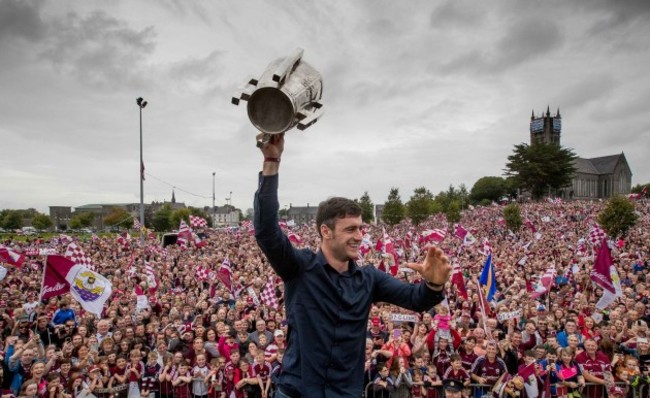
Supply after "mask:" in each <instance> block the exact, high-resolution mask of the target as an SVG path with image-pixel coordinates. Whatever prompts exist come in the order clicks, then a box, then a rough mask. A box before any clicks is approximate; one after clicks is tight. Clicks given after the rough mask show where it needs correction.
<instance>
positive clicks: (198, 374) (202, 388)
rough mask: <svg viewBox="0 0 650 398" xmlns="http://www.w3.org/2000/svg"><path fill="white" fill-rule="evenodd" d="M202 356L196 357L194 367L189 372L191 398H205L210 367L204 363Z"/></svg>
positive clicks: (203, 356)
mask: <svg viewBox="0 0 650 398" xmlns="http://www.w3.org/2000/svg"><path fill="white" fill-rule="evenodd" d="M206 362H207V361H206V358H205V355H204V354H199V355H197V356H196V365H194V367H193V368H192V370H191V372H190V373H191V375H192V397H193V398H207V396H208V383H209V382H210V366H208V364H207V363H206Z"/></svg>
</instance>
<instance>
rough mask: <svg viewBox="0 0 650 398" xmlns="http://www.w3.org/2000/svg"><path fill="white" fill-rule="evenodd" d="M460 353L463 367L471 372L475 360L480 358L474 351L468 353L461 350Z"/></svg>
mask: <svg viewBox="0 0 650 398" xmlns="http://www.w3.org/2000/svg"><path fill="white" fill-rule="evenodd" d="M458 355H459V356H460V359H461V360H462V361H463V369H465V370H466V371H468V372H469V371H470V370H471V369H472V365H474V362H475V361H476V359H477V358H478V355H476V354H475V353H474V351H472V352H470V353H469V354H468V353H467V352H465V350H461V351H460V352H459V353H458Z"/></svg>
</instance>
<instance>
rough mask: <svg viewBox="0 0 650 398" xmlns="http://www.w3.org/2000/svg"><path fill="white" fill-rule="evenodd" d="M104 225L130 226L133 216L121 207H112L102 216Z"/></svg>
mask: <svg viewBox="0 0 650 398" xmlns="http://www.w3.org/2000/svg"><path fill="white" fill-rule="evenodd" d="M104 225H107V226H109V227H117V228H131V227H132V226H133V216H132V215H131V214H130V213H129V212H128V211H126V210H124V209H123V208H121V207H113V208H112V209H111V211H110V212H108V214H107V215H106V217H104Z"/></svg>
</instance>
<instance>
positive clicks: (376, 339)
mask: <svg viewBox="0 0 650 398" xmlns="http://www.w3.org/2000/svg"><path fill="white" fill-rule="evenodd" d="M604 205H605V202H602V201H594V202H587V201H575V202H565V203H557V202H556V203H549V202H543V203H526V204H522V205H521V209H522V213H523V214H524V215H525V218H526V219H527V220H528V221H527V225H524V226H522V228H521V229H520V230H518V231H510V230H508V228H507V226H506V224H505V223H504V221H503V208H502V207H500V206H496V205H493V206H487V207H476V208H471V209H468V210H465V211H464V212H463V216H462V219H461V221H460V222H459V224H461V225H463V226H464V227H465V228H467V230H469V231H470V233H471V234H473V235H474V236H475V237H476V242H474V243H471V242H470V243H468V242H467V240H463V239H459V238H458V237H455V236H454V234H453V229H454V228H453V226H451V225H448V223H447V221H446V219H445V217H444V216H443V215H436V216H432V217H430V218H429V219H427V220H426V221H425V222H423V223H422V224H420V225H417V226H415V225H412V224H410V223H409V222H408V221H404V222H402V223H400V224H398V225H396V226H394V227H389V226H386V225H383V226H382V225H367V226H366V228H365V233H366V234H367V237H366V238H365V239H366V240H367V241H369V242H371V244H372V246H373V247H374V246H375V243H376V242H377V240H379V239H382V238H383V237H384V231H385V233H386V235H387V236H389V237H390V238H391V240H392V241H393V244H394V245H395V248H396V251H397V252H398V253H399V260H398V261H400V262H401V261H419V260H422V257H423V255H424V251H423V250H422V249H423V246H424V244H418V239H417V237H418V235H419V234H420V233H421V232H422V231H424V230H430V229H443V230H445V229H446V230H447V235H446V236H445V237H444V239H443V240H442V241H440V242H438V243H436V244H437V245H438V246H439V247H440V248H442V249H443V250H444V251H445V252H446V253H447V254H448V256H449V257H450V259H451V262H452V263H453V264H454V265H455V266H457V269H459V270H460V272H461V273H462V275H463V280H464V284H465V289H466V292H467V298H465V297H463V295H462V294H461V293H460V291H459V286H458V285H457V284H455V283H451V282H450V283H448V285H447V288H446V292H447V297H448V300H447V301H446V302H445V303H443V304H440V305H438V306H436V307H435V308H433V309H431V311H429V312H424V313H412V312H409V311H405V310H403V309H400V308H396V307H394V306H391V305H387V304H384V303H376V304H375V305H374V306H373V307H372V309H371V311H370V313H369V315H368V332H367V340H366V364H365V373H364V374H365V378H366V380H365V383H366V385H367V386H368V387H367V388H366V391H365V393H366V394H367V395H368V396H390V397H393V398H400V397H425V396H426V397H439V396H440V397H442V390H441V389H440V386H441V385H442V383H443V381H445V380H451V379H453V380H455V381H457V382H459V383H460V384H461V385H462V386H464V387H465V391H464V392H463V394H464V395H465V396H471V395H472V394H487V392H488V391H493V390H494V391H495V392H494V393H495V394H496V395H497V396H528V397H537V396H541V394H542V392H543V391H544V390H545V389H547V388H550V390H551V393H552V394H553V396H558V397H564V396H573V397H576V396H586V397H590V398H596V397H601V396H607V394H610V396H612V397H615V396H619V395H617V394H620V393H621V392H620V390H621V387H623V390H626V391H632V390H633V389H634V388H636V387H637V386H639V385H643V384H644V383H645V384H647V382H648V381H647V380H648V372H649V370H650V342H649V339H650V330H649V329H648V325H649V322H650V286H648V281H647V280H646V279H647V276H646V275H647V270H648V258H649V256H650V202H648V201H647V200H639V201H636V202H635V206H636V212H637V214H638V216H639V218H638V221H637V223H636V225H635V226H633V227H632V228H631V229H630V230H629V231H628V233H627V235H626V236H622V237H610V240H611V242H612V244H611V246H612V256H613V258H614V260H615V265H616V268H617V270H618V274H619V276H620V283H621V286H622V293H623V295H622V297H619V298H618V299H616V301H615V302H614V303H613V304H611V305H610V306H608V307H607V308H605V309H604V310H602V311H601V310H599V309H597V308H596V303H597V302H598V300H599V298H600V297H601V296H602V294H603V291H602V289H601V288H599V287H594V285H593V284H592V282H591V280H590V272H591V268H592V266H593V264H594V259H595V254H596V249H595V248H593V247H591V245H590V243H589V241H588V235H589V231H590V229H591V228H592V226H593V224H594V223H596V222H597V221H596V219H597V215H598V213H599V212H600V211H601V210H602V209H603V207H604ZM290 225H291V223H290ZM284 228H285V229H286V232H287V233H288V234H289V233H291V234H292V235H293V236H294V239H292V241H294V244H295V245H296V246H299V247H308V248H312V249H313V250H317V248H318V246H319V238H318V234H317V231H316V229H315V227H314V225H313V224H312V225H291V226H288V227H287V226H284ZM202 232H204V233H205V235H206V239H205V240H204V242H203V243H204V245H203V244H202V245H201V247H197V246H196V245H195V244H194V242H189V245H188V246H187V247H184V248H183V247H180V246H177V245H168V246H166V247H164V248H162V247H161V245H160V241H159V239H160V237H157V238H154V237H153V236H147V240H146V242H145V244H141V243H140V241H139V239H137V233H136V234H135V235H134V239H131V240H127V241H126V242H124V240H120V241H118V239H117V237H116V236H106V237H97V236H94V237H92V238H88V239H85V240H79V239H75V243H76V244H77V245H78V246H80V247H81V248H82V249H83V251H84V252H85V253H86V255H87V256H88V257H90V258H91V259H92V262H93V264H94V265H95V266H96V271H97V272H98V273H100V274H101V275H103V276H105V277H107V278H108V279H109V280H110V281H111V283H112V289H113V293H112V296H111V297H110V299H109V301H108V302H106V304H105V308H104V310H103V313H102V315H101V316H96V315H95V314H93V313H90V312H87V311H85V310H84V309H83V308H82V307H81V306H80V304H79V303H78V302H76V301H75V300H74V299H73V298H72V296H70V295H63V296H60V297H53V298H50V299H49V300H47V302H42V301H41V300H40V299H39V297H40V288H41V281H42V278H43V267H44V264H45V257H44V256H38V255H36V256H32V257H29V259H28V260H27V261H26V262H25V263H24V264H23V266H22V267H21V268H15V267H9V266H7V268H8V273H7V275H6V277H5V278H4V279H3V280H2V281H0V312H1V318H0V350H1V352H0V356H1V357H2V359H3V360H2V373H0V382H1V387H2V398H5V397H8V396H20V397H29V398H32V397H37V396H38V397H40V398H48V397H49V398H68V397H72V398H76V397H92V396H95V397H99V398H127V397H128V398H140V397H152V398H154V397H155V398H171V397H174V398H189V397H190V396H191V397H193V398H208V397H209V398H231V397H235V398H243V397H264V398H266V397H271V396H273V391H274V383H275V381H276V380H277V377H278V376H279V375H280V374H281V372H282V356H283V353H284V350H285V348H286V347H285V337H286V335H287V333H290V331H289V330H287V326H286V321H285V319H286V314H285V312H284V309H283V306H282V301H283V284H282V281H281V279H279V278H277V277H276V276H275V275H274V274H273V271H272V269H271V268H270V266H269V265H268V263H267V262H266V259H265V258H264V256H263V254H262V253H261V252H260V250H259V249H258V247H257V244H256V243H255V238H254V235H253V233H252V232H251V231H249V230H248V229H247V228H244V227H242V228H227V229H210V228H206V229H205V230H204V231H202ZM2 243H3V244H4V245H5V246H7V247H10V248H12V249H13V250H15V251H18V252H23V253H26V252H29V251H30V249H31V250H32V252H33V249H43V248H48V249H52V250H55V251H57V252H59V253H60V254H63V253H64V252H65V250H66V247H67V244H68V242H67V240H65V239H62V238H60V237H53V238H51V239H43V238H34V239H28V240H27V241H22V240H21V241H18V240H15V239H11V238H7V240H5V241H4V242H2ZM489 252H491V253H492V261H493V266H494V269H495V271H496V285H497V292H496V294H495V296H494V298H493V299H492V300H491V301H490V302H489V303H487V305H486V306H482V305H481V302H482V301H483V300H481V299H480V295H479V291H478V289H479V288H480V287H479V282H478V278H479V275H480V274H481V272H482V271H483V267H484V264H485V261H486V257H487V255H488V254H489ZM385 260H386V257H385V255H384V254H383V253H382V252H381V251H379V250H371V251H370V252H368V253H366V254H365V255H364V258H363V259H362V261H361V262H362V263H363V264H364V266H378V265H379V264H380V263H382V261H383V262H385ZM224 264H228V266H229V267H230V269H231V270H232V274H231V280H232V284H231V286H230V289H229V288H227V287H226V285H225V284H224V282H223V281H222V280H221V279H220V278H218V277H217V275H218V274H219V271H220V269H221V268H222V267H224V266H225V265H224ZM549 267H550V268H553V269H554V270H555V274H554V276H553V278H554V280H553V283H552V284H551V286H550V290H549V291H547V292H544V293H542V294H538V291H537V288H536V287H537V286H539V285H540V281H541V279H542V277H543V275H544V273H545V272H547V270H548V269H549ZM388 268H389V267H386V269H387V272H390V270H389V269H388ZM151 270H153V271H151ZM394 277H396V278H400V279H403V280H405V281H407V282H410V283H419V281H418V280H417V278H418V274H417V273H413V272H409V270H408V269H406V268H399V269H398V270H397V272H396V275H395V276H394ZM269 281H270V282H269ZM268 283H271V284H272V285H273V290H274V293H275V297H276V298H277V301H278V302H279V304H280V305H279V306H277V307H276V306H275V305H272V304H270V302H269V301H267V300H260V297H261V296H262V295H263V290H264V289H265V286H266V285H267V284H268ZM531 287H532V288H531ZM141 290H142V291H143V292H144V295H145V296H146V297H147V300H146V302H147V304H146V305H142V301H141V300H137V299H136V291H137V292H140V291H141ZM140 295H142V294H140ZM306 355H309V354H308V353H306ZM529 369H530V370H532V371H530V372H529V371H528V370H529ZM646 394H647V391H646ZM479 396H480V395H479Z"/></svg>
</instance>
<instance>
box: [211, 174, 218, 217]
mask: <svg viewBox="0 0 650 398" xmlns="http://www.w3.org/2000/svg"><path fill="white" fill-rule="evenodd" d="M215 174H217V173H216V172H214V171H213V172H212V227H213V228H214V227H215V223H216V209H215V207H214V198H215V196H214V176H215Z"/></svg>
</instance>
